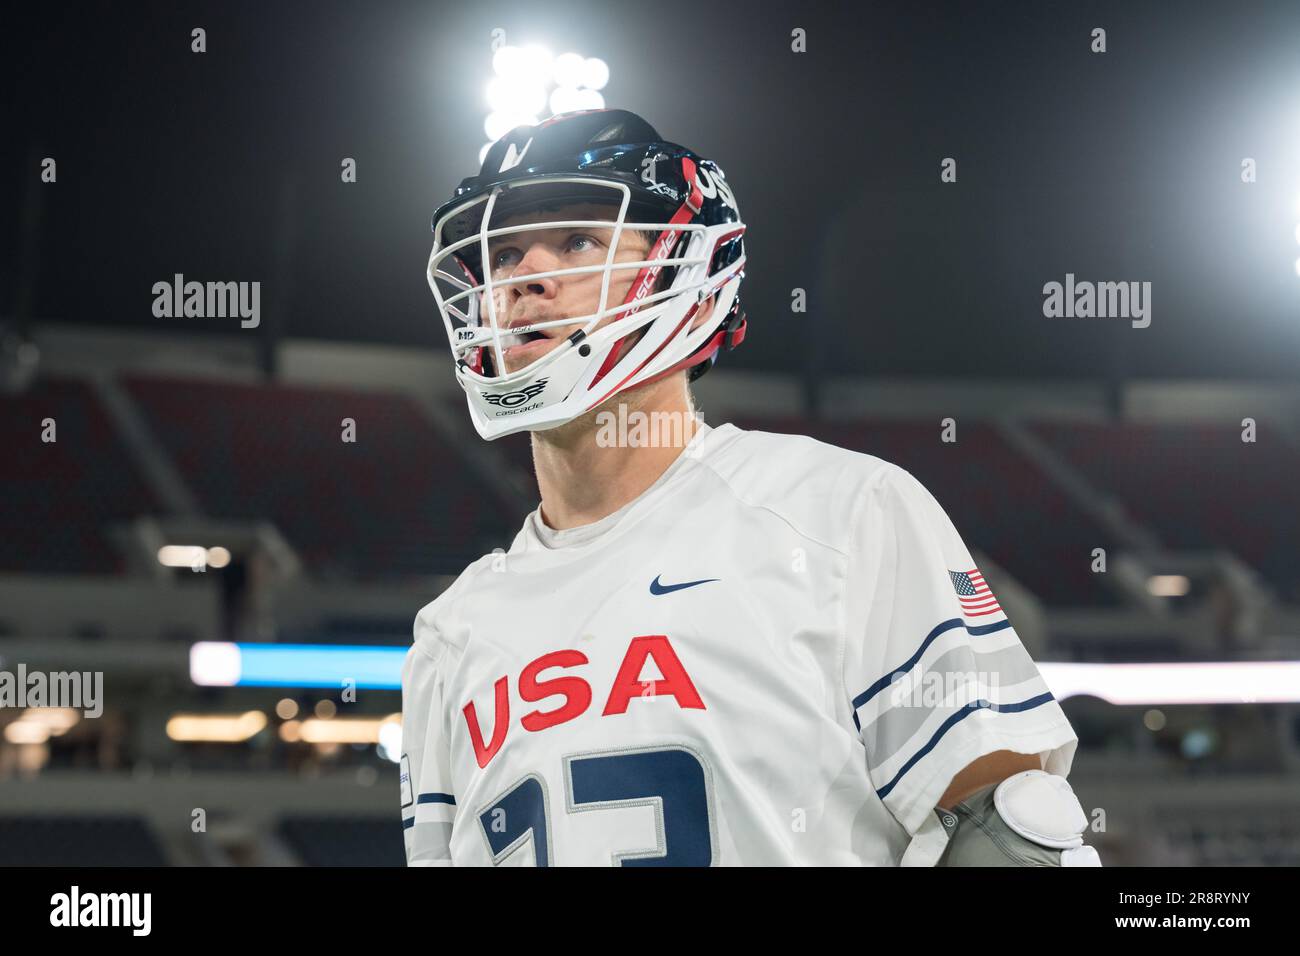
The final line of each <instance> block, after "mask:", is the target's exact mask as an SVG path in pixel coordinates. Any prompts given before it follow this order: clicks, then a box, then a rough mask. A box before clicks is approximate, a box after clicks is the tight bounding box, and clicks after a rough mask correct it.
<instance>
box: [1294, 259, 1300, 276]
mask: <svg viewBox="0 0 1300 956" xmlns="http://www.w3.org/2000/svg"><path fill="white" fill-rule="evenodd" d="M1295 274H1296V275H1298V276H1300V259H1297V260H1296V261H1295Z"/></svg>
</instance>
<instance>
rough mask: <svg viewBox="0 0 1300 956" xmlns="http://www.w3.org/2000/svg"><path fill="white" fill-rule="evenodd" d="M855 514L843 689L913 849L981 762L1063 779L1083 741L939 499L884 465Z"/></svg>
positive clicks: (872, 768)
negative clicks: (964, 774)
mask: <svg viewBox="0 0 1300 956" xmlns="http://www.w3.org/2000/svg"><path fill="white" fill-rule="evenodd" d="M858 511H859V514H858V516H857V520H856V524H855V528H854V535H855V537H854V544H853V546H852V547H851V549H850V555H849V561H848V575H849V577H848V582H847V588H848V593H849V595H850V598H849V600H848V602H847V605H846V606H847V608H848V611H847V613H846V617H847V620H846V630H847V642H846V647H845V656H844V661H845V685H846V691H847V693H848V694H849V695H850V698H851V707H852V710H853V721H854V723H855V725H856V726H857V729H858V733H859V735H860V737H861V739H862V743H863V745H864V747H865V749H866V761H867V772H868V774H869V776H870V778H871V784H872V786H873V787H874V788H875V791H876V794H877V796H878V797H879V798H880V800H881V801H882V802H883V803H884V805H885V807H886V808H887V809H888V810H889V811H890V813H891V814H892V815H893V816H894V818H895V819H897V820H898V822H899V823H900V824H901V825H902V826H903V827H904V828H906V830H907V831H908V833H909V834H911V835H912V836H913V838H914V841H915V839H916V838H917V835H918V832H919V831H920V830H921V828H922V826H923V825H924V826H925V827H926V829H927V833H928V831H929V830H930V829H931V827H930V824H932V823H933V822H934V820H933V818H934V817H935V814H934V813H933V812H932V811H933V810H934V807H935V806H936V804H937V803H938V802H939V799H940V798H941V797H942V796H943V793H944V791H946V790H947V789H948V786H949V784H950V783H951V782H952V779H953V777H954V776H955V775H956V774H957V773H958V772H960V771H961V770H963V769H964V768H965V767H966V766H967V765H968V764H970V763H971V762H972V761H974V760H975V759H977V758H979V757H981V756H983V755H984V754H988V753H992V752H994V751H997V750H1010V751H1014V752H1016V753H1024V754H1037V755H1038V756H1039V758H1040V763H1041V765H1042V767H1043V769H1045V770H1047V771H1048V772H1050V773H1056V774H1059V775H1061V776H1065V775H1066V774H1068V773H1069V769H1070V764H1071V762H1072V761H1073V759H1074V751H1075V748H1076V746H1077V745H1078V739H1077V738H1076V737H1075V735H1074V731H1073V730H1072V729H1071V727H1070V723H1069V721H1068V720H1067V718H1066V716H1065V713H1064V712H1063V711H1062V710H1061V707H1060V705H1059V704H1058V703H1057V701H1056V699H1055V698H1054V697H1053V696H1052V694H1051V692H1050V691H1049V690H1048V688H1047V685H1046V684H1045V683H1044V681H1043V678H1042V677H1041V675H1040V674H1039V672H1038V668H1037V667H1036V666H1035V664H1034V662H1033V660H1032V659H1031V658H1030V656H1029V653H1028V652H1027V651H1026V650H1025V648H1024V646H1023V645H1022V644H1021V642H1020V639H1019V637H1017V635H1016V632H1015V629H1014V628H1013V627H1012V625H1011V622H1010V621H1009V620H1008V619H1007V616H1006V614H1005V613H1004V612H1003V610H1002V608H1001V606H1000V605H999V604H998V601H997V599H996V597H995V596H994V595H993V593H992V591H990V590H989V588H988V586H987V585H986V584H985V583H984V579H983V576H982V575H981V574H980V572H979V569H978V568H976V567H975V562H974V561H973V560H972V559H971V555H970V552H969V551H968V550H967V548H966V546H965V544H963V542H962V540H961V537H960V535H959V534H958V532H957V529H956V528H955V527H954V526H953V523H952V521H951V520H949V518H948V515H947V514H946V513H945V512H944V510H943V508H942V507H941V506H940V505H939V503H938V501H936V500H935V498H934V497H933V496H932V495H931V494H930V492H929V491H927V490H926V488H925V487H924V486H923V485H922V484H921V483H920V482H919V481H917V480H916V478H914V477H913V476H912V475H911V474H910V473H909V472H907V471H904V470H903V469H901V468H898V467H896V466H893V465H889V466H887V467H886V468H885V470H884V472H883V474H881V475H879V476H878V477H877V478H876V479H874V480H873V482H872V483H871V485H870V486H869V488H868V491H867V492H866V495H865V497H864V498H863V500H862V502H861V505H860V507H859V509H858Z"/></svg>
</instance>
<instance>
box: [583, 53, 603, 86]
mask: <svg viewBox="0 0 1300 956" xmlns="http://www.w3.org/2000/svg"><path fill="white" fill-rule="evenodd" d="M608 82H609V66H608V65H607V64H606V63H605V61H604V60H602V59H601V58H600V57H597V56H593V57H588V58H587V62H586V63H584V64H583V71H582V85H583V86H585V87H587V88H588V89H590V90H603V89H604V88H605V84H606V83H608Z"/></svg>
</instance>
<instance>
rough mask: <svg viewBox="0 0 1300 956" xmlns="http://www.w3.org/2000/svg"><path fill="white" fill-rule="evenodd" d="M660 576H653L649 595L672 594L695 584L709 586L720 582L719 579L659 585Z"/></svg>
mask: <svg viewBox="0 0 1300 956" xmlns="http://www.w3.org/2000/svg"><path fill="white" fill-rule="evenodd" d="M659 577H660V575H657V574H656V575H655V579H654V580H653V581H651V582H650V593H651V594H672V593H673V592H674V591H680V590H681V589H682V588H693V587H695V585H697V584H709V583H711V582H713V581H721V580H722V579H721V578H705V579H704V580H703V581H686V582H684V583H683V584H660V583H659Z"/></svg>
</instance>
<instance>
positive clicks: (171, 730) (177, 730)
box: [167, 710, 266, 744]
mask: <svg viewBox="0 0 1300 956" xmlns="http://www.w3.org/2000/svg"><path fill="white" fill-rule="evenodd" d="M264 727H266V714H264V713H262V712H261V711H260V710H249V711H245V712H244V713H242V714H173V715H172V716H171V717H170V718H168V720H167V736H168V737H170V738H171V739H172V740H176V741H179V742H181V743H224V744H238V743H243V742H244V741H245V740H248V739H250V738H251V737H253V736H255V735H256V734H258V733H259V732H260V731H261V730H262V729H263V728H264Z"/></svg>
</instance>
